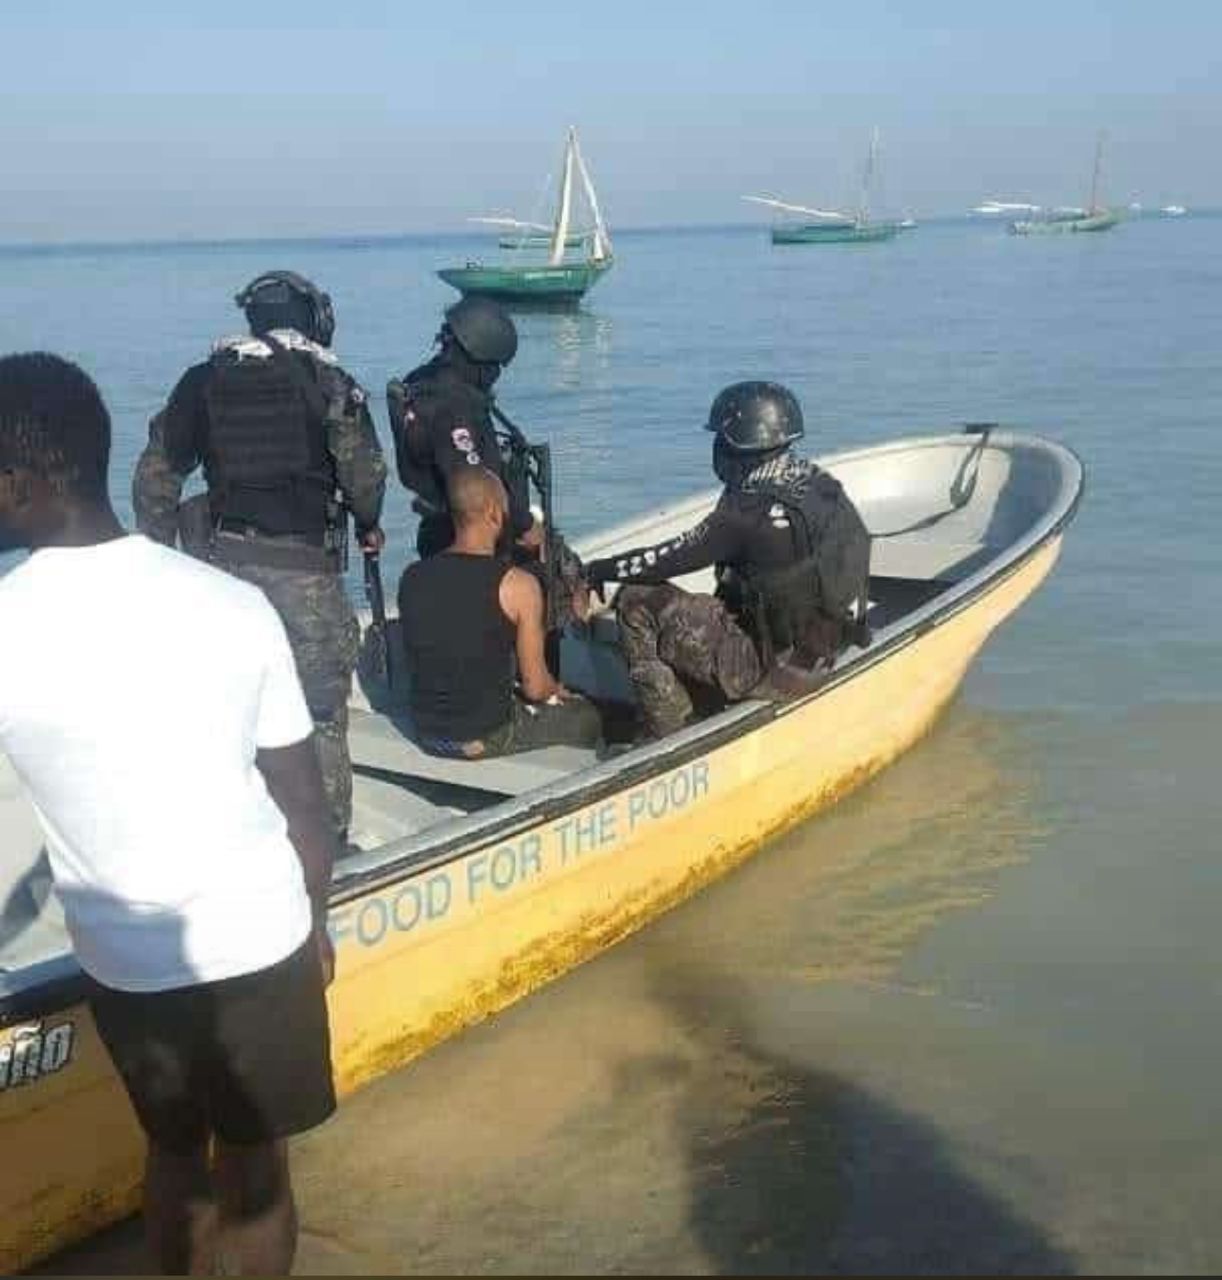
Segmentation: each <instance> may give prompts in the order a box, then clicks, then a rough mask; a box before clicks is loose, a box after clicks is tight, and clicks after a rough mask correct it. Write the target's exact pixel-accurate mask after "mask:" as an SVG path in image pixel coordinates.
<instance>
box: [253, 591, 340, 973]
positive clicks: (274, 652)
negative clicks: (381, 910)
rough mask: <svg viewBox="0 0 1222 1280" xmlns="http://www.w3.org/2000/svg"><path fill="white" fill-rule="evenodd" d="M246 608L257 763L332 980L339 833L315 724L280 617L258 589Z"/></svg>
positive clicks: (327, 971) (325, 968) (324, 965)
mask: <svg viewBox="0 0 1222 1280" xmlns="http://www.w3.org/2000/svg"><path fill="white" fill-rule="evenodd" d="M251 607H252V609H254V610H255V611H256V612H255V615H254V616H252V618H251V624H252V625H251V628H250V633H249V635H248V636H246V637H245V643H246V644H247V646H248V648H249V651H250V655H251V660H252V661H259V660H260V658H261V659H262V669H263V679H262V684H261V687H260V690H259V709H258V718H257V722H256V727H255V747H256V751H255V764H256V766H257V767H258V769H259V771H260V773H262V774H263V778H264V781H265V782H266V784H267V790H268V794H269V795H270V796H271V797H272V799H273V800H274V801H275V802H276V805H277V807H278V808H279V809H280V812H281V813H283V814H284V818H285V822H286V824H287V826H288V836H289V840H290V841H291V842H292V845H293V848H294V850H296V853H297V857H298V859H299V860H300V862H301V873H302V879H303V880H304V882H305V888H306V892H307V893H308V894H309V897H310V907H311V911H312V914H313V917H314V931H315V933H316V935H317V937H318V945H319V950H320V953H321V955H322V959H323V968H324V971H325V972H326V974H327V978H328V980H330V971H331V967H332V950H331V944H330V940H329V939H328V937H327V894H328V891H329V889H330V886H331V868H332V866H333V865H334V862H335V853H336V849H335V846H336V843H337V838H336V833H335V827H334V825H333V822H332V818H331V814H330V808H329V806H328V804H327V798H326V792H325V791H324V789H323V780H322V769H321V767H320V766H319V763H318V751H317V749H316V747H315V745H314V724H313V721H312V720H311V718H310V712H309V708H308V707H307V706H306V701H305V694H304V693H303V692H302V690H301V681H300V679H299V678H298V675H297V666H296V663H295V662H294V660H293V652H292V650H291V649H290V648H289V642H288V636H287V635H286V634H285V630H284V624H283V623H282V622H281V621H280V618H279V617H278V616H277V614H276V612H275V610H274V609H273V608H272V607H271V605H270V604H268V602H267V601H266V600H265V599H264V598H263V597H262V596H261V595H258V594H256V595H255V596H254V599H253V602H252V605H251Z"/></svg>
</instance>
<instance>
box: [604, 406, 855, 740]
mask: <svg viewBox="0 0 1222 1280" xmlns="http://www.w3.org/2000/svg"><path fill="white" fill-rule="evenodd" d="M706 425H707V428H708V430H709V431H711V432H713V434H714V436H715V440H714V442H713V470H714V471H715V472H716V474H717V477H718V479H719V480H721V482H722V484H723V485H724V486H725V488H724V489H723V491H722V494H721V498H720V500H719V501H718V503H717V505H716V506H715V507H714V508H713V510H712V512H711V513H710V514H709V515H708V517H707V518H706V519H704V520H703V521H701V523H700V524H699V525H697V526H696V527H695V528H694V529H689V530H687V531H686V532H684V533H682V534H680V535H679V536H678V537H676V538H671V539H668V540H667V541H666V542H663V543H659V544H657V545H655V546H652V547H637V548H636V549H634V550H632V551H625V552H622V553H621V554H620V555H617V556H612V557H609V558H608V559H605V560H594V561H591V563H589V564H588V565H586V569H585V573H586V581H587V582H588V583H589V585H590V586H591V587H592V588H594V589H595V590H601V588H602V586H603V585H604V584H605V583H608V582H615V583H621V584H623V585H622V587H621V589H620V592H619V594H618V596H617V598H616V608H617V612H618V614H619V624H620V639H621V643H622V646H623V650H624V656H625V658H626V659H627V662H628V671H629V675H630V676H631V678H632V683H633V687H634V689H635V692H636V695H637V700H638V702H639V704H640V711H641V719H642V722H643V723H642V730H643V734H644V736H645V737H647V738H660V737H663V736H664V735H666V734H668V733H673V732H675V731H676V730H677V729H680V728H682V727H683V726H684V725H685V724H687V723H689V722H690V721H691V720H692V719H694V718H695V717H696V716H697V715H698V714H699V713H700V712H701V711H714V710H719V709H720V708H721V707H723V706H724V705H725V704H726V703H728V702H738V701H740V700H742V699H743V698H747V697H783V696H786V695H788V694H790V693H798V692H802V691H804V690H806V689H808V688H810V687H812V686H813V685H814V684H817V683H818V682H819V681H820V680H821V679H822V678H823V672H825V671H826V669H827V668H829V667H830V666H831V665H832V664H833V663H834V662H835V660H836V655H837V653H838V652H839V651H840V650H841V649H842V648H843V647H844V646H845V645H846V644H848V643H851V642H856V643H858V644H864V643H866V642H867V632H866V628H865V625H864V620H865V613H866V608H867V604H868V600H867V597H868V594H869V581H870V535H869V533H868V532H867V530H866V527H865V525H864V524H863V523H862V520H861V517H860V515H859V514H858V512H857V509H856V508H855V507H854V505H853V503H852V501H851V500H850V499H849V497H848V495H847V494H846V493H845V492H844V490H843V489H842V488H841V487H840V484H839V482H838V481H837V480H836V479H835V478H834V477H833V476H831V475H829V474H828V473H827V472H826V471H821V470H820V469H819V468H818V467H817V466H816V465H815V464H814V463H813V462H810V461H808V460H806V459H804V458H800V457H797V456H796V455H795V454H794V452H793V446H794V444H795V443H796V442H797V441H798V440H800V439H801V438H802V436H803V435H804V434H805V427H804V425H803V422H802V410H801V407H800V406H799V404H798V402H797V400H796V399H795V397H794V395H793V393H792V392H790V391H789V390H788V389H787V388H785V387H783V386H780V385H779V384H778V383H775V382H736V383H734V384H733V385H732V386H729V387H726V388H725V390H724V391H722V392H721V394H720V395H719V396H718V397H717V398H716V400H714V401H713V405H712V408H711V409H710V410H709V419H708V422H707V424H706ZM708 566H716V570H717V591H716V594H715V595H711V596H709V595H698V594H692V593H689V592H686V591H684V590H683V589H682V588H680V587H677V586H675V585H673V584H672V583H671V582H670V581H669V579H670V578H676V577H682V576H683V575H684V574H688V573H692V572H694V571H695V570H697V569H703V568H706V567H708Z"/></svg>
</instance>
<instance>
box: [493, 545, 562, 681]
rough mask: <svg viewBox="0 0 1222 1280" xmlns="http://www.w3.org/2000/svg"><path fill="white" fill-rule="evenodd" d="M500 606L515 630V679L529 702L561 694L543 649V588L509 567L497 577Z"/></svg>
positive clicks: (531, 577) (533, 577)
mask: <svg viewBox="0 0 1222 1280" xmlns="http://www.w3.org/2000/svg"><path fill="white" fill-rule="evenodd" d="M500 602H501V609H502V611H503V612H504V614H505V616H506V617H507V618H508V619H509V621H510V622H512V623H513V625H514V628H515V631H516V637H517V638H516V641H515V647H516V649H517V657H518V678H519V679H520V680H521V681H522V691H523V693H525V694H526V696H527V698H529V699H530V701H531V702H546V701H547V700H548V698H557V697H563V696H564V686H563V685H562V684H561V683H560V682H559V681H558V680H557V679H556V678H555V677H554V676H553V675H552V673H551V672H550V671H549V670H548V666H547V658H546V656H545V650H544V639H545V633H544V620H543V589H542V587H540V586H539V582H538V579H536V578H535V576H534V575H533V574H530V573H527V572H526V570H525V569H510V570H509V571H508V572H507V573H506V574H505V576H504V577H503V578H502V579H501V589H500Z"/></svg>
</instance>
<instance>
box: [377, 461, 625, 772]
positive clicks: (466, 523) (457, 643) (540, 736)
mask: <svg viewBox="0 0 1222 1280" xmlns="http://www.w3.org/2000/svg"><path fill="white" fill-rule="evenodd" d="M449 498H450V511H451V513H452V514H453V516H454V520H455V535H454V542H453V544H452V545H451V547H450V548H449V549H448V550H447V551H444V552H442V553H441V554H440V555H436V556H432V557H430V558H429V559H427V560H422V561H418V562H417V563H416V564H413V565H410V566H409V567H408V568H407V570H406V571H405V572H404V574H403V577H402V579H401V580H400V583H399V618H400V625H401V629H402V635H403V647H404V656H405V658H406V661H407V672H408V678H409V682H410V687H411V695H410V699H411V710H412V718H413V720H414V722H415V731H416V737H417V740H418V742H419V743H420V745H421V746H422V747H423V748H424V749H425V750H426V751H430V752H432V753H434V754H436V755H452V756H458V757H463V758H480V757H483V756H493V755H508V754H511V753H514V752H518V751H528V750H532V749H534V748H537V747H544V746H555V745H560V744H567V745H573V746H594V745H596V744H597V743H598V742H599V741H600V738H601V732H600V723H599V716H598V712H597V709H596V708H595V707H594V706H593V704H592V703H590V702H589V701H588V700H587V699H585V698H583V697H581V696H580V695H579V694H575V693H572V692H571V691H569V690H567V689H565V688H564V686H563V685H561V684H560V683H559V681H557V680H556V678H555V677H554V676H553V675H552V673H551V672H550V671H549V670H548V668H547V663H546V659H545V657H544V609H543V593H542V590H541V589H540V587H539V583H538V580H537V579H536V578H535V577H534V576H533V575H531V574H529V573H527V572H526V571H525V570H523V569H520V568H517V567H515V566H514V565H513V564H512V563H510V562H509V561H508V560H506V559H504V558H502V557H501V556H499V555H498V554H497V551H498V544H499V542H500V538H501V533H502V530H503V529H504V527H505V524H506V520H507V510H508V499H507V497H506V495H505V488H504V485H503V484H502V483H501V481H500V479H499V478H498V477H497V476H495V475H494V474H493V473H492V472H490V471H488V470H486V469H485V468H483V467H471V468H469V469H467V470H465V471H461V472H459V473H458V474H457V475H456V476H454V477H453V479H452V481H451V485H450V495H449ZM515 672H516V674H517V678H518V680H519V682H520V686H521V688H520V691H518V690H516V689H515V685H514V678H515Z"/></svg>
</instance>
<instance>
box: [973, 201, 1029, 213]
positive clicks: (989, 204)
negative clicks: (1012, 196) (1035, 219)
mask: <svg viewBox="0 0 1222 1280" xmlns="http://www.w3.org/2000/svg"><path fill="white" fill-rule="evenodd" d="M970 212H971V213H974V214H979V215H980V216H981V217H1000V216H1002V215H1003V214H1008V213H1040V212H1042V206H1040V205H1038V204H1028V203H1027V202H1026V201H1023V200H983V201H981V203H980V204H978V205H976V206H975V207H974V208H972V209H971V210H970Z"/></svg>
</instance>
